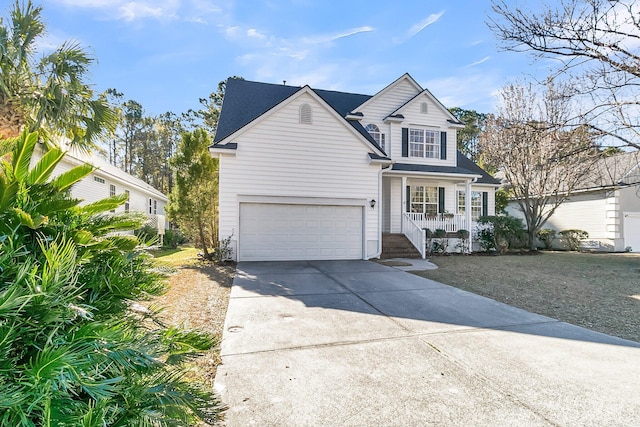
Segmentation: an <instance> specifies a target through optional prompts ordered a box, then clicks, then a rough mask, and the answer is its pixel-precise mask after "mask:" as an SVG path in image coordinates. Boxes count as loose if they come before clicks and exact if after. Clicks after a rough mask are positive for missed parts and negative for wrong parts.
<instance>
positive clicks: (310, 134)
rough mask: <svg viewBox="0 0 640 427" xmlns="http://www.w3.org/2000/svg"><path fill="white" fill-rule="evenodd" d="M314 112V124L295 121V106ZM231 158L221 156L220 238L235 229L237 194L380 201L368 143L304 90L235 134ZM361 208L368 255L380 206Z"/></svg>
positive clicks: (374, 240)
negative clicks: (309, 108)
mask: <svg viewBox="0 0 640 427" xmlns="http://www.w3.org/2000/svg"><path fill="white" fill-rule="evenodd" d="M303 103H307V104H309V105H310V106H311V108H312V110H313V124H300V123H299V107H300V105H301V104H303ZM233 142H236V143H238V148H237V150H236V154H235V156H228V155H223V156H222V157H221V158H220V236H221V237H222V238H224V237H227V236H229V235H231V234H232V233H233V234H234V236H235V237H234V239H232V240H233V241H234V242H233V245H234V247H235V244H236V243H235V241H236V239H237V236H238V233H239V232H241V231H239V211H238V208H239V196H243V195H252V196H278V197H288V198H296V197H297V198H320V199H358V200H361V201H365V202H366V201H368V200H371V199H376V200H377V199H378V197H379V196H378V172H379V170H380V166H379V165H371V164H369V159H368V153H369V152H370V151H371V150H370V148H369V147H368V146H367V144H366V143H365V142H363V141H361V140H360V138H359V137H358V136H357V135H355V134H354V132H353V131H352V130H351V129H350V127H349V125H348V124H346V123H345V122H344V121H343V120H342V119H340V118H338V117H336V116H335V115H334V113H333V112H332V111H330V110H328V109H327V108H325V106H324V105H322V104H321V103H320V102H319V101H317V100H316V98H314V97H313V96H311V95H309V94H307V93H303V94H301V95H299V96H297V97H295V98H294V99H291V100H290V101H285V102H284V103H283V104H281V105H280V106H278V107H276V109H275V110H273V111H272V112H269V113H266V114H265V115H264V116H263V117H262V119H260V120H258V122H257V123H256V124H254V125H253V126H251V127H249V128H248V129H246V130H245V131H244V132H242V133H241V134H239V135H238V136H237V137H236V138H235V139H234V141H233ZM379 209H381V204H380V203H379V204H378V205H377V206H376V208H375V209H371V208H370V207H368V205H367V206H366V207H365V242H366V245H365V247H366V248H368V249H367V252H368V253H367V254H366V256H367V257H369V256H373V255H375V251H371V248H372V247H373V248H377V247H378V210H379Z"/></svg>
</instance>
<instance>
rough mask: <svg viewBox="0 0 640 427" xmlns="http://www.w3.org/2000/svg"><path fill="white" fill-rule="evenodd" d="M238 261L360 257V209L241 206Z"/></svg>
mask: <svg viewBox="0 0 640 427" xmlns="http://www.w3.org/2000/svg"><path fill="white" fill-rule="evenodd" d="M239 228H240V230H239V247H238V260H239V261H279V260H339V259H362V258H363V241H364V238H363V230H364V227H363V206H351V205H348V206H341V205H321V204H317V205H316V204H314V205H309V204H277V203H240V227H239Z"/></svg>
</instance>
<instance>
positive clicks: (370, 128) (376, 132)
mask: <svg viewBox="0 0 640 427" xmlns="http://www.w3.org/2000/svg"><path fill="white" fill-rule="evenodd" d="M364 130H366V131H367V132H368V133H369V135H371V138H373V140H374V141H375V142H376V144H378V145H379V146H380V148H382V149H383V150H385V151H387V148H386V147H385V145H386V144H385V138H384V133H382V132H380V128H379V127H378V126H376V125H374V124H373V123H370V124H368V125H367V126H366V127H365V128H364Z"/></svg>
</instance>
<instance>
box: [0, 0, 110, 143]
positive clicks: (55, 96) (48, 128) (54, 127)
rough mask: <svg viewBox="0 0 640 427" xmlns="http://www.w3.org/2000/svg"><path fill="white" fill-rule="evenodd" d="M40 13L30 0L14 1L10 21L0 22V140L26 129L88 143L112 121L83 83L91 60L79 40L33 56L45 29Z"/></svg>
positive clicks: (105, 106) (104, 105)
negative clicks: (23, 1)
mask: <svg viewBox="0 0 640 427" xmlns="http://www.w3.org/2000/svg"><path fill="white" fill-rule="evenodd" d="M41 12H42V8H41V7H36V6H34V5H33V3H32V2H31V0H29V1H27V2H26V4H25V3H21V2H20V1H19V0H16V1H15V2H14V4H13V9H12V10H11V16H10V20H9V23H8V24H7V23H6V22H5V21H3V20H0V70H1V71H2V73H0V139H3V138H8V137H15V136H17V135H18V134H19V133H20V130H21V129H22V127H26V128H28V129H29V130H32V131H33V130H36V129H39V130H40V135H41V137H51V136H54V135H60V134H61V135H64V136H66V137H68V138H69V139H70V140H71V142H72V143H73V144H78V145H82V146H92V145H93V144H94V143H95V142H96V141H97V139H98V138H99V137H100V136H101V135H103V133H104V132H105V131H106V130H107V129H108V128H109V127H110V126H112V125H113V124H114V119H115V117H114V114H113V111H112V110H111V108H110V106H109V104H108V102H107V101H106V98H105V97H103V96H99V97H96V96H95V94H94V92H93V90H92V89H91V87H90V85H89V84H88V83H86V82H85V81H84V78H85V76H86V75H87V73H88V70H89V66H90V65H91V64H92V63H93V59H92V58H91V57H90V56H89V55H88V54H87V53H86V52H85V51H84V50H83V49H82V48H80V47H79V46H78V45H77V44H74V43H71V42H65V43H63V44H62V45H61V46H60V47H58V48H57V49H56V50H55V51H53V53H50V54H47V55H43V56H40V57H39V56H38V55H37V52H36V47H37V45H38V42H39V40H40V39H41V38H42V36H43V35H44V32H45V24H44V22H43V20H42V16H41Z"/></svg>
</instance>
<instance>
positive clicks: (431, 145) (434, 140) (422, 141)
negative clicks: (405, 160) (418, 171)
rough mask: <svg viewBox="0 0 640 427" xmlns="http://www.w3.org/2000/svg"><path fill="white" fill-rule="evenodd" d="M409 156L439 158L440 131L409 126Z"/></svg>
mask: <svg viewBox="0 0 640 427" xmlns="http://www.w3.org/2000/svg"><path fill="white" fill-rule="evenodd" d="M409 157H423V158H428V159H439V158H440V132H439V131H435V130H429V129H420V128H409Z"/></svg>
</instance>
